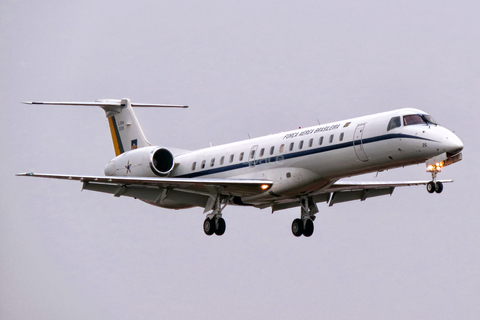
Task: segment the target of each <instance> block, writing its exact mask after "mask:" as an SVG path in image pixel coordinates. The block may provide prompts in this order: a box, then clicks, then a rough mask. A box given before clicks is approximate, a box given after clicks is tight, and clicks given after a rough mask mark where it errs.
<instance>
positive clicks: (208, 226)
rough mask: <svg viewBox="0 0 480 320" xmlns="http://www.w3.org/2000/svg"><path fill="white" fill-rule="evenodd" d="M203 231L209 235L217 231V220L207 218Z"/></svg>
mask: <svg viewBox="0 0 480 320" xmlns="http://www.w3.org/2000/svg"><path fill="white" fill-rule="evenodd" d="M203 231H204V232H205V234H206V235H207V236H211V235H212V234H213V233H214V232H215V221H214V220H210V218H207V219H205V221H204V222H203Z"/></svg>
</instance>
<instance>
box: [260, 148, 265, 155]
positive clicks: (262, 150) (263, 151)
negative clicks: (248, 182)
mask: <svg viewBox="0 0 480 320" xmlns="http://www.w3.org/2000/svg"><path fill="white" fill-rule="evenodd" d="M264 153H265V148H262V149H260V157H263V154H264Z"/></svg>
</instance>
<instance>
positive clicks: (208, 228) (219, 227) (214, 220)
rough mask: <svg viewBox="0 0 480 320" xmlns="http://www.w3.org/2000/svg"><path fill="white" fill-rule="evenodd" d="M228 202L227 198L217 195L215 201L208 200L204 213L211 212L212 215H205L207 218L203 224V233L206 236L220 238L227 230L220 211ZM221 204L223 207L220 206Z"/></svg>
mask: <svg viewBox="0 0 480 320" xmlns="http://www.w3.org/2000/svg"><path fill="white" fill-rule="evenodd" d="M228 201H229V198H228V197H224V196H221V195H217V196H216V197H215V200H213V198H210V199H209V202H208V203H207V206H206V207H205V212H208V211H210V210H213V211H212V213H210V214H208V215H207V218H206V219H205V221H204V222H203V231H204V232H205V234H206V235H207V236H211V235H213V234H214V233H215V234H216V235H217V236H221V235H223V234H224V233H225V230H226V229H227V224H226V223H225V220H224V219H223V218H222V210H223V209H224V208H225V207H226V206H227V204H228ZM222 203H223V206H222Z"/></svg>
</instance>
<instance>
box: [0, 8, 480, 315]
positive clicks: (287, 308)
mask: <svg viewBox="0 0 480 320" xmlns="http://www.w3.org/2000/svg"><path fill="white" fill-rule="evenodd" d="M479 14H480V4H479V2H478V1H461V0H460V1H458V0H457V1H441V0H440V1H439V0H435V1H419V0H415V1H374V0H367V1H169V2H166V1H146V0H140V1H132V2H126V1H104V0H91V1H74V2H72V1H55V0H52V1H21V0H18V1H14V0H10V1H9V0H3V1H0V41H1V42H0V46H1V51H0V55H1V56H0V68H1V72H0V101H1V102H2V105H1V108H0V112H1V115H0V116H1V119H2V120H3V121H2V125H1V126H0V127H1V130H2V131H1V133H2V134H1V135H0V139H1V145H2V160H3V161H2V165H1V166H0V175H1V181H2V183H1V187H0V188H1V192H0V200H1V201H0V211H1V213H0V318H1V319H153V318H163V319H167V318H176V319H192V318H196V319H224V318H227V319H245V318H250V319H295V318H300V317H302V318H313V319H319V318H323V319H453V318H456V319H477V318H478V315H479V314H480V304H479V303H478V298H479V296H480V271H479V270H480V249H479V248H480V232H479V231H480V219H479V217H478V212H479V207H480V201H479V197H478V196H477V195H478V181H479V178H480V177H479V173H478V172H479V171H478V163H477V162H476V160H477V159H479V158H480V154H479V144H478V141H479V133H478V114H479V111H478V101H480V94H479V92H480V91H479V88H480V78H479V74H480V62H479V61H480V59H479V57H480V42H479V38H480V19H478V17H479ZM123 97H128V98H131V99H132V101H136V102H143V103H177V104H188V105H189V106H190V109H185V110H159V109H158V110H153V109H148V110H143V109H141V110H136V112H137V117H138V118H139V121H140V123H141V124H142V127H143V129H144V131H145V133H146V135H147V138H148V139H149V140H150V141H151V142H152V143H154V144H158V145H163V146H170V147H178V148H184V149H197V148H202V147H207V146H208V145H209V143H210V142H212V143H214V144H221V143H226V142H231V141H236V140H242V139H245V138H247V134H250V136H252V137H256V136H261V135H265V134H269V133H276V132H279V131H286V130H289V129H293V128H297V127H299V126H302V127H303V126H309V125H315V124H316V123H317V119H318V120H319V121H320V122H322V123H325V122H329V121H335V120H340V119H342V118H348V117H354V116H360V115H364V114H371V113H376V112H381V111H385V110H390V109H395V108H401V107H417V108H420V109H423V110H425V111H427V112H429V113H430V114H432V115H433V116H434V117H435V118H437V120H438V121H440V122H441V123H442V124H443V125H445V126H446V127H448V128H450V129H451V130H453V131H455V132H456V133H457V134H458V135H459V137H460V138H461V139H462V140H463V142H464V144H465V150H464V160H463V161H462V162H460V163H458V164H456V165H454V166H451V167H448V168H445V169H444V172H442V174H441V178H442V179H450V178H451V179H454V180H455V183H453V184H449V185H446V186H445V190H444V192H443V193H442V194H441V195H437V194H434V195H430V194H427V192H426V190H425V189H424V188H423V187H412V188H404V189H396V190H395V192H394V194H393V196H391V197H381V198H377V199H370V200H367V201H365V202H351V203H345V204H338V205H335V206H333V207H331V208H329V207H327V206H326V205H320V213H319V214H318V219H317V220H316V231H315V234H314V235H313V236H312V237H311V238H303V237H302V238H294V237H293V236H292V234H291V231H290V226H291V222H292V220H293V219H294V218H295V217H297V216H298V215H299V210H298V209H292V210H286V211H281V212H278V213H275V214H274V215H271V214H270V211H269V210H263V211H261V210H256V209H252V208H240V207H227V208H226V209H225V214H224V217H225V219H226V221H227V231H226V233H225V235H224V236H222V237H207V236H205V235H204V234H203V230H202V223H203V220H204V215H202V211H203V210H202V209H201V208H195V209H189V210H183V211H170V210H165V209H161V208H156V207H153V206H149V205H146V204H144V203H142V202H140V201H135V200H133V199H130V198H120V199H117V198H114V197H112V196H110V195H105V194H99V193H94V192H88V191H85V192H80V189H81V185H80V183H76V182H68V181H55V180H42V179H38V180H37V179H28V178H21V177H14V174H15V173H16V172H25V171H34V172H48V173H72V174H94V175H95V174H96V175H100V174H103V167H104V165H105V164H106V163H107V162H108V161H109V160H110V159H111V158H113V156H114V153H113V147H112V143H111V140H110V135H109V129H108V125H107V121H106V120H105V116H104V113H103V111H102V110H101V109H100V108H80V107H54V106H46V107H38V106H37V107H36V106H26V105H22V104H20V101H23V100H57V101H62V100H66V101H69V100H70V101H92V100H95V99H98V98H123ZM362 179H369V180H370V179H382V180H391V179H398V180H405V179H408V180H416V179H418V180H424V179H429V175H428V174H427V173H426V172H425V168H424V166H423V165H419V166H414V167H410V168H405V169H397V170H393V171H389V172H385V173H380V174H379V176H378V177H377V178H375V175H374V174H371V175H367V176H366V177H362Z"/></svg>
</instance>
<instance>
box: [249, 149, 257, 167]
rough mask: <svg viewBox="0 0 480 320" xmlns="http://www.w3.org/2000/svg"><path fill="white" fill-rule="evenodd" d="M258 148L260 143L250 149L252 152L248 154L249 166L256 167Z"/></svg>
mask: <svg viewBox="0 0 480 320" xmlns="http://www.w3.org/2000/svg"><path fill="white" fill-rule="evenodd" d="M257 148H258V145H255V146H253V147H252V149H250V153H249V154H248V166H249V167H255V159H256V158H257Z"/></svg>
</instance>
